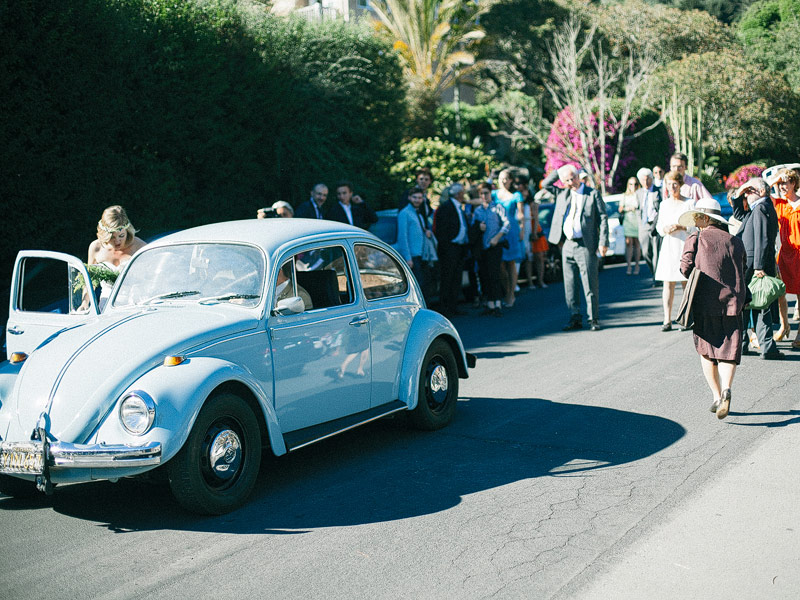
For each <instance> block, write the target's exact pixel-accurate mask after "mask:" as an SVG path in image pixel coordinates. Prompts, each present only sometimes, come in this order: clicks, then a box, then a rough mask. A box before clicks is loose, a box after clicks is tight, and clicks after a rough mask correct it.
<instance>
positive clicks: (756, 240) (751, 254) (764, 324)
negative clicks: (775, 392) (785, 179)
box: [733, 177, 785, 360]
mask: <svg viewBox="0 0 800 600" xmlns="http://www.w3.org/2000/svg"><path fill="white" fill-rule="evenodd" d="M733 216H734V217H736V218H737V219H739V220H740V221H741V222H742V225H741V227H740V228H739V232H738V233H737V234H736V235H737V236H738V237H739V238H741V240H742V241H743V242H744V249H745V251H746V253H747V270H746V271H745V274H744V280H745V282H750V281H751V280H752V279H753V277H764V275H770V276H772V277H775V274H776V273H777V268H776V265H775V238H776V237H777V236H778V215H777V213H776V212H775V207H774V206H773V205H772V200H771V199H770V197H769V184H768V183H767V182H766V181H764V180H763V179H761V178H760V177H754V178H752V179H750V180H749V181H748V182H747V183H745V184H744V185H743V186H742V187H741V188H739V189H738V190H737V192H736V197H735V198H734V199H733ZM751 314H752V317H754V318H755V325H756V336H758V346H759V352H760V353H761V358H763V359H766V360H776V359H780V358H784V356H785V355H784V354H783V352H780V351H779V350H778V347H777V345H776V344H775V340H774V339H773V338H772V311H771V309H770V307H767V308H764V309H762V310H747V309H745V311H744V314H743V315H742V328H743V331H742V354H747V353H748V352H749V343H748V337H747V327H748V325H749V323H750V321H751Z"/></svg>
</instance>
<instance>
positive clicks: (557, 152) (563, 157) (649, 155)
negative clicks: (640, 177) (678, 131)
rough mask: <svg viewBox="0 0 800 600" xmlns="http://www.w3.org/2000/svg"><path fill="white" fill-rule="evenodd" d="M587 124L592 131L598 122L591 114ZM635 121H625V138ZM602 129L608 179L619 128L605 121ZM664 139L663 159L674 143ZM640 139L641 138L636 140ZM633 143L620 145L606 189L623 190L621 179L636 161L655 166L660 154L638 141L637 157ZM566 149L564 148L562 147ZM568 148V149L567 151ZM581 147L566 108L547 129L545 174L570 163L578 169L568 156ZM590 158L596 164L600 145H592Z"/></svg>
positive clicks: (573, 123)
mask: <svg viewBox="0 0 800 600" xmlns="http://www.w3.org/2000/svg"><path fill="white" fill-rule="evenodd" d="M591 125H592V127H593V128H594V130H595V132H597V131H598V130H599V127H598V119H597V115H596V114H594V115H592V117H591ZM637 125H638V122H637V119H636V118H632V119H631V120H630V121H629V122H628V127H627V132H626V135H630V134H632V133H634V132H635V131H636V128H637ZM603 127H604V128H605V132H606V144H605V145H606V156H605V166H604V170H605V173H604V174H603V175H604V176H606V177H607V176H608V173H609V171H611V167H612V165H613V164H614V154H615V152H616V148H617V134H618V130H619V125H615V124H614V123H612V122H611V121H608V120H606V121H605V122H604V123H603ZM666 137H667V139H666V142H667V143H666V146H668V147H665V148H664V151H663V153H664V154H665V155H666V156H669V154H671V153H672V151H673V149H674V144H673V142H672V140H671V138H669V135H668V133H667V136H666ZM641 139H644V138H640V140H641ZM634 146H635V145H634V144H633V143H631V140H630V139H627V140H625V141H624V142H623V144H622V155H621V156H620V159H619V162H618V163H617V170H616V171H615V173H614V181H613V182H610V184H609V182H607V183H606V186H607V188H608V191H612V192H613V191H621V190H623V189H624V187H625V179H626V175H625V174H626V173H629V172H630V171H631V170H633V169H635V168H636V167H637V160H640V161H643V162H642V163H641V165H638V166H648V167H649V166H652V164H657V162H658V161H660V160H661V158H656V157H657V156H660V155H661V154H662V153H661V151H658V150H656V151H655V154H654V150H653V149H651V148H649V147H648V148H646V151H645V146H646V144H643V143H642V142H641V141H639V142H638V148H639V150H638V151H639V152H640V153H642V152H643V155H642V156H640V157H637V156H635V155H634V150H633V148H634ZM565 147H566V148H565ZM567 148H569V150H567ZM581 149H582V144H581V138H580V133H579V131H578V129H577V128H576V127H575V119H574V117H573V116H572V111H571V110H570V109H569V108H565V109H564V110H562V111H561V112H560V113H558V115H557V116H556V119H555V121H553V126H552V127H551V128H550V135H549V136H548V138H547V146H546V148H545V157H546V158H547V162H546V164H545V172H546V173H550V172H551V171H553V170H554V169H557V168H558V167H560V166H562V165H564V164H567V163H571V164H574V165H575V166H576V167H579V168H580V165H578V164H577V162H576V161H575V160H572V159H571V157H574V156H575V154H579V155H580V154H581V153H582V151H581ZM593 152H594V156H595V157H596V159H597V162H600V144H599V142H595V147H594V149H593ZM653 161H656V162H653ZM650 163H652V164H650Z"/></svg>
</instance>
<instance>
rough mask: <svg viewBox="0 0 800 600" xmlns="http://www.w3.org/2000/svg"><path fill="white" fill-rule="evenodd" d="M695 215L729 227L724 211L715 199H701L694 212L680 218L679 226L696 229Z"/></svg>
mask: <svg viewBox="0 0 800 600" xmlns="http://www.w3.org/2000/svg"><path fill="white" fill-rule="evenodd" d="M695 215H707V216H709V217H711V218H712V219H714V220H715V221H718V222H720V223H724V224H725V225H728V220H727V219H726V218H725V217H723V216H722V210H721V208H720V205H719V202H717V201H716V200H714V199H713V198H700V200H698V201H697V204H695V205H694V208H693V209H692V210H689V211H687V212H685V213H683V214H682V215H681V216H680V217H679V218H678V225H683V226H684V227H694V216H695Z"/></svg>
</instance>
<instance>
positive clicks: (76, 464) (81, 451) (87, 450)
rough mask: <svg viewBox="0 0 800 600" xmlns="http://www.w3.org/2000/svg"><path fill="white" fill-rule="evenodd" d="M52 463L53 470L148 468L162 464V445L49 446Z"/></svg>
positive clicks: (54, 444) (52, 444) (157, 443)
mask: <svg viewBox="0 0 800 600" xmlns="http://www.w3.org/2000/svg"><path fill="white" fill-rule="evenodd" d="M50 464H51V465H52V466H53V467H54V468H59V467H73V468H81V469H103V468H106V467H112V468H113V467H148V466H155V465H158V464H161V444H160V443H159V442H150V443H149V444H145V445H144V446H126V445H124V444H113V445H106V444H68V443H65V442H53V443H51V444H50Z"/></svg>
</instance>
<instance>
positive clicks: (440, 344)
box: [409, 340, 458, 431]
mask: <svg viewBox="0 0 800 600" xmlns="http://www.w3.org/2000/svg"><path fill="white" fill-rule="evenodd" d="M418 396H419V397H418V400H417V406H416V408H415V409H414V410H412V411H411V413H410V414H409V420H410V421H411V424H412V425H413V426H414V427H416V428H417V429H424V430H427V431H433V430H436V429H441V428H442V427H444V426H446V425H447V424H448V423H450V421H452V420H453V416H454V415H455V412H456V403H457V402H458V366H457V365H456V359H455V356H453V350H452V349H451V348H450V345H449V344H448V343H447V342H445V341H443V340H435V341H434V342H433V343H432V344H431V346H430V348H428V351H427V352H426V353H425V359H424V360H423V361H422V369H421V371H420V374H419V394H418Z"/></svg>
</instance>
